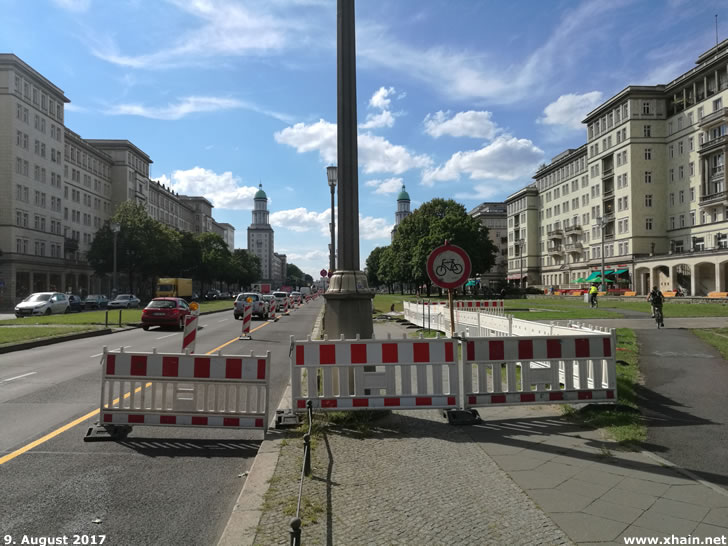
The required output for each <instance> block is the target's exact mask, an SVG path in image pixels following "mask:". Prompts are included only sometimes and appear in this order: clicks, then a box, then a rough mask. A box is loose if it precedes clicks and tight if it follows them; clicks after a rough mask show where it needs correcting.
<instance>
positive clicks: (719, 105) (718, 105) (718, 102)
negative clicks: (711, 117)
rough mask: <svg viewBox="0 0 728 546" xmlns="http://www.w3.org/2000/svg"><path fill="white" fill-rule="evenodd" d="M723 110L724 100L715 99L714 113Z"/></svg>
mask: <svg viewBox="0 0 728 546" xmlns="http://www.w3.org/2000/svg"><path fill="white" fill-rule="evenodd" d="M721 108H723V99H722V98H717V99H715V100H714V101H713V112H717V111H718V110H720V109H721Z"/></svg>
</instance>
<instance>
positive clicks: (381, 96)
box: [359, 87, 395, 129]
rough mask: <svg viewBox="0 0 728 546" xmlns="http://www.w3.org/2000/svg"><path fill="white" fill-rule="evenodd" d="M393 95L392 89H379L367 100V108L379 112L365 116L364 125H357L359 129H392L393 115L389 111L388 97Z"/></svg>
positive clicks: (390, 100)
mask: <svg viewBox="0 0 728 546" xmlns="http://www.w3.org/2000/svg"><path fill="white" fill-rule="evenodd" d="M394 94H395V90H394V87H389V88H387V87H380V88H379V89H377V90H376V91H375V92H374V94H373V95H372V98H370V99H369V107H370V108H376V109H378V110H380V112H379V113H378V114H367V119H366V121H365V122H364V123H360V124H359V128H360V129H376V128H379V127H392V126H393V125H394V117H395V116H394V114H392V112H390V111H389V105H390V103H391V102H392V99H390V98H389V97H390V96H392V95H394Z"/></svg>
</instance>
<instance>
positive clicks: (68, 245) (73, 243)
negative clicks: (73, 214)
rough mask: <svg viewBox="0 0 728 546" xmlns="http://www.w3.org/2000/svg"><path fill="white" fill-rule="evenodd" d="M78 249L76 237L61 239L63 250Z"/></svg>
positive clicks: (73, 250) (72, 250)
mask: <svg viewBox="0 0 728 546" xmlns="http://www.w3.org/2000/svg"><path fill="white" fill-rule="evenodd" d="M77 250H78V241H77V240H76V239H70V238H68V237H66V238H65V239H63V251H64V252H76V251H77Z"/></svg>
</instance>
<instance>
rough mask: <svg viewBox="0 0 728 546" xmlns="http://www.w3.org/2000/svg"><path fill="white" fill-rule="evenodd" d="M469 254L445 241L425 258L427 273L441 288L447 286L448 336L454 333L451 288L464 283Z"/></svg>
mask: <svg viewBox="0 0 728 546" xmlns="http://www.w3.org/2000/svg"><path fill="white" fill-rule="evenodd" d="M470 268H471V265H470V256H468V253H467V252H465V251H464V250H463V249H462V248H460V247H459V246H456V245H452V244H450V243H448V242H447V241H445V244H444V245H442V246H438V247H437V248H436V249H435V250H433V251H432V252H430V255H429V256H428V258H427V275H428V276H429V277H430V280H431V281H432V282H433V283H434V284H436V285H437V286H439V287H441V288H447V301H448V306H449V307H450V337H453V336H454V335H455V312H454V309H453V305H452V290H453V288H457V287H458V286H461V285H463V284H464V283H465V281H466V280H467V279H468V277H469V276H470Z"/></svg>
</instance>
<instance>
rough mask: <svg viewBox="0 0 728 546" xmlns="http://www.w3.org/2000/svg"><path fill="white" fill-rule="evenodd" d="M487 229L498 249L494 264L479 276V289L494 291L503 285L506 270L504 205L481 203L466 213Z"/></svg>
mask: <svg viewBox="0 0 728 546" xmlns="http://www.w3.org/2000/svg"><path fill="white" fill-rule="evenodd" d="M468 214H469V215H470V216H472V217H473V218H475V219H476V220H478V221H479V222H480V223H481V224H483V225H484V226H485V227H487V228H488V237H489V238H490V240H491V241H492V243H493V244H494V245H495V247H496V248H497V249H498V254H497V256H496V260H495V264H494V265H493V267H492V268H491V270H490V271H488V272H485V273H481V274H480V276H479V279H478V280H479V281H480V286H481V288H486V287H488V288H491V289H493V290H495V289H496V288H498V287H499V286H501V285H502V284H504V283H505V281H506V274H507V269H508V216H507V210H506V204H505V203H481V204H480V205H478V206H477V207H475V208H474V209H473V210H471V211H470V212H469V213H468Z"/></svg>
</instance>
